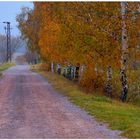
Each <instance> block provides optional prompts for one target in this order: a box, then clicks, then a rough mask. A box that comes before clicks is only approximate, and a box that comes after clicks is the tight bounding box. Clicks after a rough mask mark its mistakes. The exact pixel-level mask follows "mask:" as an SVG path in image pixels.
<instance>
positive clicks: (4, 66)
mask: <svg viewBox="0 0 140 140" xmlns="http://www.w3.org/2000/svg"><path fill="white" fill-rule="evenodd" d="M13 65H14V64H13V63H4V64H0V76H2V72H3V71H5V70H6V69H8V68H10V67H11V66H13Z"/></svg>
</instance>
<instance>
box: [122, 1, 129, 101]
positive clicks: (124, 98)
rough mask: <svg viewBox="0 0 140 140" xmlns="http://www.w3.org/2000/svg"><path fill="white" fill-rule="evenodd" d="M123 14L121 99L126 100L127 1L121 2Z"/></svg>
mask: <svg viewBox="0 0 140 140" xmlns="http://www.w3.org/2000/svg"><path fill="white" fill-rule="evenodd" d="M120 4H121V15H122V57H121V72H120V76H121V79H120V80H121V82H122V93H121V97H120V98H121V100H122V101H123V102H124V101H126V98H127V93H128V82H127V76H126V70H127V62H128V60H127V48H128V46H127V30H126V24H125V13H126V2H121V3H120Z"/></svg>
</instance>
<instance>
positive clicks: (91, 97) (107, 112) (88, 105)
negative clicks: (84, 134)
mask: <svg viewBox="0 0 140 140" xmlns="http://www.w3.org/2000/svg"><path fill="white" fill-rule="evenodd" d="M35 71H36V72H38V73H39V74H41V75H43V76H44V77H46V78H47V79H48V81H49V82H50V83H51V84H52V85H53V87H54V88H55V89H56V90H57V91H59V92H60V93H62V94H63V95H65V96H67V97H68V99H69V100H70V101H71V102H73V103H74V104H76V105H77V106H79V107H81V108H83V109H84V110H85V111H86V112H88V114H90V115H91V116H94V117H95V118H96V119H97V120H99V121H101V122H105V123H108V124H109V127H110V128H111V129H115V130H121V131H122V135H123V136H125V137H127V138H140V108H139V106H136V105H132V104H128V103H121V102H119V101H115V100H112V99H110V98H107V97H105V96H97V93H94V92H93V94H87V93H85V92H83V91H81V90H80V88H79V87H78V86H77V85H75V84H74V83H73V82H71V81H69V80H67V79H65V78H64V77H62V76H60V75H57V74H53V73H51V72H44V71H38V70H35Z"/></svg>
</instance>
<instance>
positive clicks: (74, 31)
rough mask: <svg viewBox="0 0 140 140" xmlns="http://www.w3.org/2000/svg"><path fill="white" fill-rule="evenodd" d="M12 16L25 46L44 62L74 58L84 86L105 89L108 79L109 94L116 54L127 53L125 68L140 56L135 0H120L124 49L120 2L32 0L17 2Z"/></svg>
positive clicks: (119, 56)
mask: <svg viewBox="0 0 140 140" xmlns="http://www.w3.org/2000/svg"><path fill="white" fill-rule="evenodd" d="M17 21H18V23H19V29H20V30H21V33H22V36H23V38H24V39H25V40H26V41H27V43H28V47H29V49H30V50H32V51H34V52H37V53H38V55H39V56H40V59H41V60H42V61H43V62H44V63H50V64H51V62H53V63H54V64H57V63H59V64H61V65H62V66H66V65H67V64H71V65H73V66H76V64H77V63H79V64H80V70H79V73H80V77H79V79H80V80H79V83H80V85H81V86H82V87H85V88H86V89H88V90H89V91H93V90H95V89H99V90H102V91H105V86H106V84H107V83H108V84H111V86H112V91H111V92H112V93H111V94H112V96H114V94H116V93H115V88H116V87H115V86H114V85H115V83H114V80H115V79H116V78H117V79H119V74H116V73H119V71H120V69H121V67H122V63H121V59H122V56H124V55H127V69H126V70H131V69H134V67H133V64H134V63H136V62H137V61H139V59H140V57H139V56H140V52H139V51H140V50H139V48H140V13H139V3H138V2H128V3H127V4H126V13H125V25H126V26H125V30H126V32H127V33H126V35H127V45H128V46H127V49H126V50H125V51H123V50H122V26H123V25H122V24H123V21H122V14H121V6H120V2H34V9H29V8H22V11H21V13H20V14H19V15H17ZM82 67H83V69H82V70H81V68H82ZM108 70H111V72H108ZM126 73H127V72H126ZM116 75H117V76H116ZM109 76H110V78H109ZM127 76H128V77H129V75H127ZM113 78H114V79H113ZM130 78H131V77H130ZM119 84H120V85H121V83H119Z"/></svg>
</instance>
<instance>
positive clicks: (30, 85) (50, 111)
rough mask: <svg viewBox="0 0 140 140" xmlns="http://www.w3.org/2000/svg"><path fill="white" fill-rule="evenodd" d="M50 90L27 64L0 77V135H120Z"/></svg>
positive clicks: (9, 70) (45, 81)
mask: <svg viewBox="0 0 140 140" xmlns="http://www.w3.org/2000/svg"><path fill="white" fill-rule="evenodd" d="M119 134H120V132H119V131H113V130H110V129H108V128H107V126H106V125H105V124H102V123H100V122H97V121H95V119H94V118H91V116H89V115H87V114H86V113H85V112H84V111H83V110H81V109H80V108H78V107H76V106H75V105H73V104H72V103H70V102H69V101H68V100H67V98H66V97H63V96H62V95H61V94H59V93H57V92H55V91H54V89H53V88H52V87H51V85H50V84H49V83H48V82H47V80H45V79H44V78H43V77H41V76H40V75H38V74H36V73H34V72H31V71H30V70H29V66H27V65H17V66H14V67H11V68H10V69H8V70H7V71H5V72H4V75H3V77H2V78H1V79H0V138H33V139H34V138H122V137H120V136H119Z"/></svg>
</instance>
